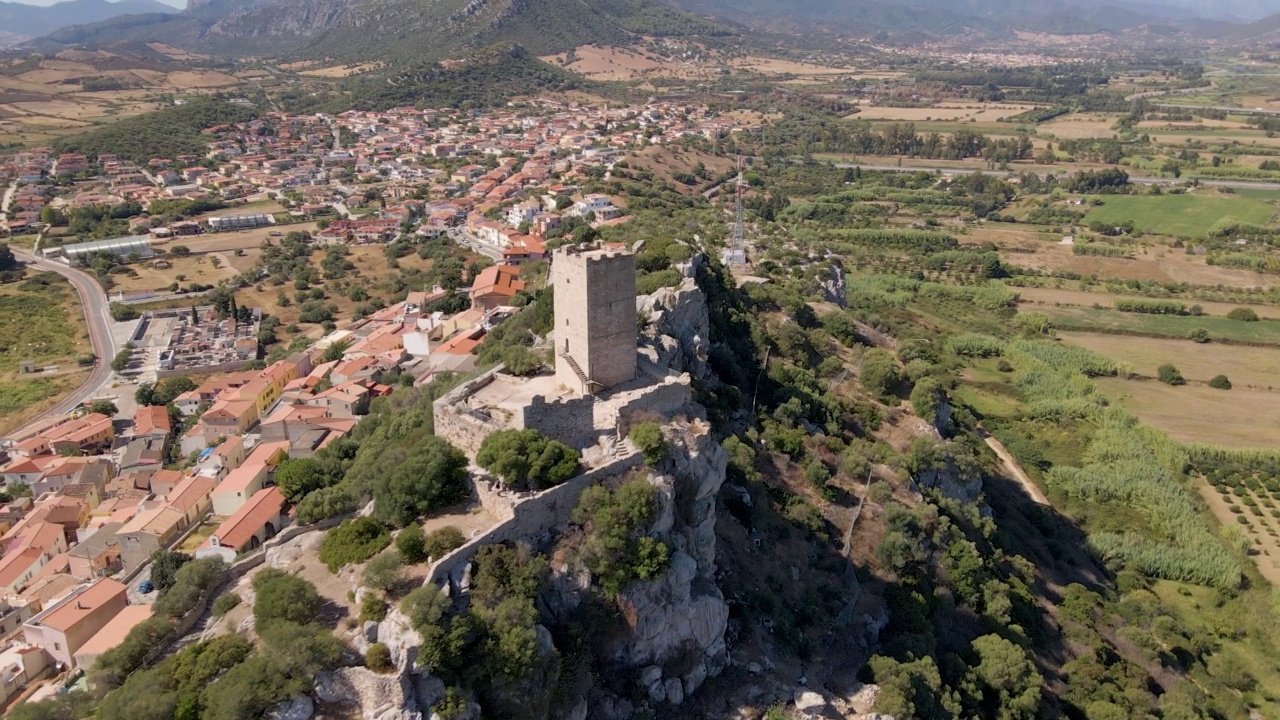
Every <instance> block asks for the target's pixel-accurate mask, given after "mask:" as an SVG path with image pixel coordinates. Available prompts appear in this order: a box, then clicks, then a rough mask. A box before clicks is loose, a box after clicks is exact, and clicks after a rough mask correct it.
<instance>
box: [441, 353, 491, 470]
mask: <svg viewBox="0 0 1280 720" xmlns="http://www.w3.org/2000/svg"><path fill="white" fill-rule="evenodd" d="M502 369H503V366H502V365H499V366H498V367H495V368H493V369H492V370H490V371H488V372H486V373H484V374H483V375H480V376H479V377H477V378H475V379H473V380H468V381H467V382H464V383H462V384H461V385H459V386H458V387H456V388H454V389H452V390H450V391H449V392H448V393H446V394H444V395H442V396H441V397H439V398H438V399H437V400H436V401H435V403H434V404H433V405H432V415H433V418H434V422H435V430H436V435H439V436H440V437H442V438H444V439H445V440H448V441H449V442H451V443H453V444H454V445H455V446H457V447H459V448H461V449H462V450H463V451H465V452H466V453H467V454H468V455H471V456H472V457H475V454H476V453H477V452H480V443H481V442H483V441H484V439H485V438H486V437H488V435H489V433H491V432H494V431H495V430H501V429H502V428H501V427H500V426H498V424H497V423H495V422H493V420H492V418H485V417H484V416H483V415H481V414H480V413H477V412H475V411H474V410H471V409H470V408H468V407H467V405H466V400H467V398H468V397H470V396H472V395H474V394H475V393H476V392H477V391H478V390H481V389H483V388H485V387H487V386H489V385H490V384H491V383H492V382H493V378H494V376H496V375H497V374H498V373H499V372H500V371H501V370H502Z"/></svg>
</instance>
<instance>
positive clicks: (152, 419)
mask: <svg viewBox="0 0 1280 720" xmlns="http://www.w3.org/2000/svg"><path fill="white" fill-rule="evenodd" d="M157 430H161V431H164V433H165V434H166V435H168V434H169V433H171V432H173V423H172V422H170V420H169V409H168V408H166V407H164V406H163V405H144V406H142V407H140V408H138V411H137V412H135V413H134V414H133V431H134V433H136V434H138V435H147V434H149V433H152V432H155V431H157Z"/></svg>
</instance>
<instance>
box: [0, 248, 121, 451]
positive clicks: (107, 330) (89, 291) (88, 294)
mask: <svg viewBox="0 0 1280 720" xmlns="http://www.w3.org/2000/svg"><path fill="white" fill-rule="evenodd" d="M13 254H14V255H15V256H16V257H17V258H18V260H20V261H22V262H24V263H26V264H27V265H28V266H29V267H32V268H35V269H37V270H47V271H49V272H55V273H58V274H59V275H61V276H62V277H64V278H66V279H67V280H68V281H69V282H70V283H71V286H72V287H74V288H75V289H76V294H77V295H79V296H80V306H81V307H82V308H83V309H84V319H85V323H86V324H87V325H88V327H89V342H90V343H91V344H92V345H93V354H94V355H96V356H97V360H96V361H95V362H94V364H93V371H92V372H90V373H89V377H88V378H86V379H85V381H84V382H83V383H81V385H80V387H78V388H76V389H75V390H74V391H73V392H72V393H71V394H70V395H68V396H67V397H66V398H64V399H63V400H62V401H61V402H59V403H58V404H57V405H54V406H53V407H51V408H49V409H48V410H46V411H44V412H43V413H41V414H40V415H39V416H38V417H35V418H32V419H31V420H29V421H28V422H27V423H26V424H24V425H23V426H22V427H19V428H18V429H16V430H14V431H13V432H12V433H10V434H9V435H10V437H22V436H23V435H24V434H28V433H30V432H32V431H33V430H36V429H39V428H40V427H42V426H44V425H46V424H48V422H49V420H50V419H51V418H54V417H62V416H65V415H66V414H67V413H69V412H71V411H72V410H74V409H75V408H76V407H77V406H79V405H80V403H82V402H84V401H85V400H88V399H89V398H91V397H93V396H94V395H95V394H97V393H98V391H99V390H101V389H102V387H103V386H105V385H106V384H107V382H108V381H109V380H110V379H111V360H112V358H114V357H115V354H116V344H115V339H114V338H113V337H112V336H111V322H112V320H111V315H110V309H109V307H108V305H109V303H108V301H107V294H106V292H104V291H103V289H102V286H101V285H99V284H98V281H97V280H96V279H95V278H94V277H93V276H92V275H89V274H88V273H84V272H81V271H79V270H76V269H75V268H72V267H68V266H67V265H63V264H62V263H57V262H50V261H49V260H44V259H42V258H38V257H35V256H32V255H28V254H26V253H23V252H19V251H17V250H14V253H13Z"/></svg>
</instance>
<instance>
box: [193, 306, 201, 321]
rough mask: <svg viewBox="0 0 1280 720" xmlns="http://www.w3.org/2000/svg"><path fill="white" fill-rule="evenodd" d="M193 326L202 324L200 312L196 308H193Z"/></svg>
mask: <svg viewBox="0 0 1280 720" xmlns="http://www.w3.org/2000/svg"><path fill="white" fill-rule="evenodd" d="M191 324H192V326H195V325H199V324H200V312H199V311H198V310H196V306H195V305H192V306H191Z"/></svg>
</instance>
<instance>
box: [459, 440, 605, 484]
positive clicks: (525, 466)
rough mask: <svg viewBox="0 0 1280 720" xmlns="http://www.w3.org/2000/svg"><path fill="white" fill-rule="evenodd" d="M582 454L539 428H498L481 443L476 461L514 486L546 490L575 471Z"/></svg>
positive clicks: (566, 478) (571, 475)
mask: <svg viewBox="0 0 1280 720" xmlns="http://www.w3.org/2000/svg"><path fill="white" fill-rule="evenodd" d="M581 457H582V455H581V453H579V452H578V451H577V450H574V449H572V448H570V447H569V446H567V445H565V444H564V443H562V442H560V441H559V440H552V439H551V438H549V437H547V436H546V435H543V434H542V433H541V432H540V431H538V430H534V429H527V430H499V431H498V432H495V433H492V434H490V435H489V436H488V437H486V438H485V439H484V442H483V443H481V445H480V451H479V452H478V453H476V464H477V465H479V466H480V467H482V468H484V469H486V470H488V471H489V472H492V473H493V474H495V475H497V476H498V477H500V478H502V482H503V483H505V484H506V486H507V487H509V488H511V489H513V490H546V489H547V488H549V487H554V486H556V485H559V484H560V483H562V482H564V481H565V480H568V479H569V478H571V477H573V476H574V475H576V474H577V473H578V461H579V460H580V459H581Z"/></svg>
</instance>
